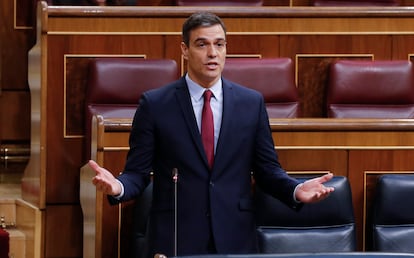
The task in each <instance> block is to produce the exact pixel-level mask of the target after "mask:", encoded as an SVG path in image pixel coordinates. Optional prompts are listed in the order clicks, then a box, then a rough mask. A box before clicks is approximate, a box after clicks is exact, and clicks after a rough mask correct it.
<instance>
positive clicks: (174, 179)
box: [172, 168, 178, 257]
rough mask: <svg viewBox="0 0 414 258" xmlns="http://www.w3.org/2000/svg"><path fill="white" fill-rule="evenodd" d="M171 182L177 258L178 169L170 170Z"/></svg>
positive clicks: (175, 253) (175, 255) (175, 254)
mask: <svg viewBox="0 0 414 258" xmlns="http://www.w3.org/2000/svg"><path fill="white" fill-rule="evenodd" d="M172 176H173V182H174V257H177V220H178V219H177V182H178V169H177V168H173V170H172Z"/></svg>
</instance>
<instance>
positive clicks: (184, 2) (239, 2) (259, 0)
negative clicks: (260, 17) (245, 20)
mask: <svg viewBox="0 0 414 258" xmlns="http://www.w3.org/2000/svg"><path fill="white" fill-rule="evenodd" d="M175 5H177V6H262V5H263V0H175Z"/></svg>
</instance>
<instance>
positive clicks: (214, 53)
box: [181, 24, 226, 88]
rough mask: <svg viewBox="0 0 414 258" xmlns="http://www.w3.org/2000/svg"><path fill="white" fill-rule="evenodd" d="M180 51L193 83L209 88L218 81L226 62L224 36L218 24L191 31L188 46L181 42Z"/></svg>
mask: <svg viewBox="0 0 414 258" xmlns="http://www.w3.org/2000/svg"><path fill="white" fill-rule="evenodd" d="M181 51H182V54H183V57H184V59H185V60H187V72H188V75H189V76H190V78H191V79H192V80H193V81H195V82H196V83H198V84H200V85H201V86H203V87H205V88H209V87H211V86H212V85H213V84H214V83H215V82H217V80H218V79H220V77H221V72H222V71H223V68H224V63H225V60H226V36H225V34H224V30H223V28H222V27H221V26H220V25H219V24H217V25H214V26H211V27H199V28H197V29H195V30H192V31H191V33H190V41H189V45H188V46H187V45H185V44H184V42H182V43H181Z"/></svg>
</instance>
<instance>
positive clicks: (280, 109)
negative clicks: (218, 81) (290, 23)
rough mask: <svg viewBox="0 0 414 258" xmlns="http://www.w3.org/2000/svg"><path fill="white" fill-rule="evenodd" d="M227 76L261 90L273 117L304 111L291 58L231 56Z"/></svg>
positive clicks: (226, 70)
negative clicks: (300, 104)
mask: <svg viewBox="0 0 414 258" xmlns="http://www.w3.org/2000/svg"><path fill="white" fill-rule="evenodd" d="M223 77H224V78H225V79H229V80H231V81H234V82H236V83H239V84H242V85H244V86H246V87H249V88H252V89H255V90H257V91H259V92H261V93H262V94H263V97H264V100H265V102H266V108H267V111H268V114H269V117H270V118H293V117H298V116H299V115H300V110H299V94H298V89H297V87H296V84H295V73H294V67H293V62H292V60H291V59H290V58H263V59H259V58H227V60H226V65H225V66H224V70H223Z"/></svg>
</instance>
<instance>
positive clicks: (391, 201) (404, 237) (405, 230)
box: [372, 174, 414, 253]
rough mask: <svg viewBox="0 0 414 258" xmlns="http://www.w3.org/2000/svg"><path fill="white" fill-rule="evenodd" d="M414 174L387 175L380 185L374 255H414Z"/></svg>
mask: <svg viewBox="0 0 414 258" xmlns="http://www.w3.org/2000/svg"><path fill="white" fill-rule="evenodd" d="M413 196H414V174H405V175H404V174H400V175H398V174H386V175H382V176H380V178H379V179H378V182H377V185H376V194H375V198H374V209H373V220H372V221H373V228H372V229H373V248H374V250H373V251H380V252H405V253H414V244H413V243H414V199H413V198H412V197H413Z"/></svg>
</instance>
